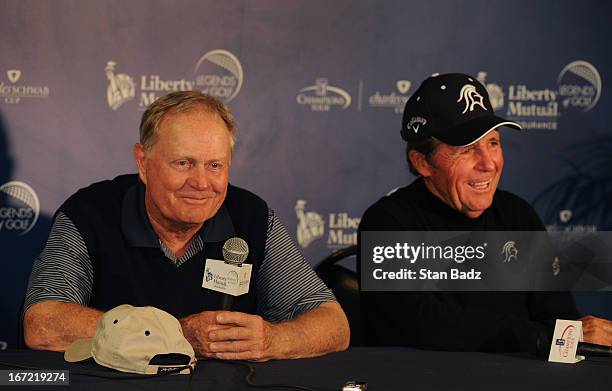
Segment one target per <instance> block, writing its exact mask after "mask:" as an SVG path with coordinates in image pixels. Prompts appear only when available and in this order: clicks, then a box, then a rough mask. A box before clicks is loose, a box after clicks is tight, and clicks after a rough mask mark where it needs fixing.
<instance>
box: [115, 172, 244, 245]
mask: <svg viewBox="0 0 612 391" xmlns="http://www.w3.org/2000/svg"><path fill="white" fill-rule="evenodd" d="M144 199H145V186H144V184H143V183H142V182H141V181H138V183H137V184H135V185H134V186H132V187H130V188H129V189H128V191H127V192H126V194H125V197H123V204H122V207H121V231H122V232H123V235H124V236H125V238H126V240H127V243H128V245H130V246H133V247H156V248H159V238H158V236H157V234H156V233H155V230H153V226H152V225H151V222H150V221H149V216H148V215H147V212H146V209H145V201H144ZM235 232H236V231H235V229H234V224H233V223H232V219H231V217H230V215H229V212H228V210H227V208H226V206H225V202H224V203H223V204H222V205H221V208H219V210H218V211H217V213H216V214H215V215H214V216H213V217H212V218H211V219H208V220H206V222H205V223H204V225H203V226H202V228H201V229H200V231H199V232H198V235H200V237H201V238H202V241H203V242H204V243H211V242H221V241H223V240H225V239H229V238H231V237H232V236H234V235H235Z"/></svg>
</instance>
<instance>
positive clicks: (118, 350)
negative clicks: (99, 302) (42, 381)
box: [64, 304, 196, 374]
mask: <svg viewBox="0 0 612 391" xmlns="http://www.w3.org/2000/svg"><path fill="white" fill-rule="evenodd" d="M91 357H93V359H94V360H95V361H96V362H97V363H98V364H100V365H103V366H105V367H108V368H113V369H116V370H118V371H122V372H131V373H140V374H156V373H163V372H168V371H172V370H174V369H178V368H185V367H187V366H190V367H191V368H194V367H195V363H196V359H195V353H194V351H193V348H192V347H191V345H190V344H189V342H187V340H186V339H185V337H184V336H183V330H182V329H181V325H180V323H179V321H178V320H177V319H176V318H175V317H174V316H172V315H170V314H169V313H167V312H165V311H162V310H160V309H158V308H155V307H133V306H131V305H129V304H123V305H120V306H118V307H115V308H113V309H112V310H110V311H108V312H106V313H105V314H104V315H103V316H102V318H100V320H99V321H98V324H97V327H96V332H95V334H94V337H93V338H90V339H79V340H77V341H75V342H73V343H72V344H71V345H70V346H69V347H68V349H67V350H66V352H65V353H64V359H65V360H66V361H69V362H76V361H83V360H87V359H89V358H91ZM180 373H186V374H188V373H189V369H188V368H186V369H184V370H182V371H181V372H180Z"/></svg>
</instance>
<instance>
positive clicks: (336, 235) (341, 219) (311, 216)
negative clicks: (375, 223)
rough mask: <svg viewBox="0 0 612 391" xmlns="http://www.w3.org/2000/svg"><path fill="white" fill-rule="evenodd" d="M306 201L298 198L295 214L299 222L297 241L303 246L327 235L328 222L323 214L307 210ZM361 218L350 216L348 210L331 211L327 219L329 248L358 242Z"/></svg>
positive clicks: (327, 243)
mask: <svg viewBox="0 0 612 391" xmlns="http://www.w3.org/2000/svg"><path fill="white" fill-rule="evenodd" d="M305 207H306V201H304V200H297V202H296V203H295V214H296V217H297V220H298V223H297V232H296V233H297V241H298V243H299V245H300V246H302V248H306V247H308V246H309V245H310V244H311V243H312V242H313V241H315V240H317V239H320V238H322V237H323V236H325V225H326V222H325V220H324V219H323V216H322V215H320V214H319V213H316V212H313V211H308V212H306V211H305ZM360 221H361V218H359V217H350V216H349V215H348V213H346V212H339V213H329V215H328V219H327V227H328V233H327V241H326V245H327V247H328V248H337V247H346V246H351V245H354V244H357V228H358V227H359V222H360Z"/></svg>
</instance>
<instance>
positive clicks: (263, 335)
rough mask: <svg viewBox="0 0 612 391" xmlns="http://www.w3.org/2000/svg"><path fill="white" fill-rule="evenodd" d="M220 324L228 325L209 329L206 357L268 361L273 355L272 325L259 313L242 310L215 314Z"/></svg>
mask: <svg viewBox="0 0 612 391" xmlns="http://www.w3.org/2000/svg"><path fill="white" fill-rule="evenodd" d="M216 322H217V324H218V325H219V326H229V327H228V328H220V329H217V330H214V331H211V332H210V333H209V334H208V336H209V339H210V341H211V343H210V345H209V346H208V348H209V353H208V354H207V357H214V358H219V359H223V360H251V361H268V360H269V359H270V358H272V355H271V350H272V349H271V348H272V340H273V336H274V325H272V324H271V323H268V322H267V321H265V320H264V319H263V318H262V317H261V316H258V315H249V314H245V313H242V312H222V313H219V314H217V316H216Z"/></svg>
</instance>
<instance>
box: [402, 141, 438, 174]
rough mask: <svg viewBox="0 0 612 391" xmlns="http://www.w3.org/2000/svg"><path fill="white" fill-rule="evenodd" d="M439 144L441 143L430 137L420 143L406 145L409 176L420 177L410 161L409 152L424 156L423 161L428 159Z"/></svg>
mask: <svg viewBox="0 0 612 391" xmlns="http://www.w3.org/2000/svg"><path fill="white" fill-rule="evenodd" d="M440 143H441V142H440V141H439V140H438V139H436V138H434V137H430V138H427V139H425V140H422V141H417V142H415V143H410V144H406V160H407V161H408V169H409V170H410V173H411V174H413V175H414V176H417V177H419V176H421V174H420V173H419V172H418V171H417V169H416V167H414V165H413V164H412V162H411V161H410V151H412V150H414V151H417V152H418V153H421V154H423V155H425V159H429V157H430V156H431V155H432V154H433V153H434V151H435V150H436V147H437V146H438V145H440Z"/></svg>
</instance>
